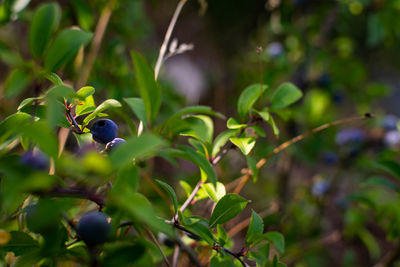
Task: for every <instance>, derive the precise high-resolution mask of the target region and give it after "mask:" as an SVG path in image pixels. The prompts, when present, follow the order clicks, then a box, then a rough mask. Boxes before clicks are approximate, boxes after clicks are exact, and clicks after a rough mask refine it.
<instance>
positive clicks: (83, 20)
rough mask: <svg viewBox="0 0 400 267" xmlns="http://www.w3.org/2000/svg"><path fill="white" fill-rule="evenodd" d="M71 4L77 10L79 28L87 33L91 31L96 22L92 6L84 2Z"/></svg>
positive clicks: (76, 0)
mask: <svg viewBox="0 0 400 267" xmlns="http://www.w3.org/2000/svg"><path fill="white" fill-rule="evenodd" d="M71 2H72V4H73V6H74V8H75V14H76V16H77V18H78V24H79V26H80V27H82V28H83V29H85V30H87V31H89V30H91V29H92V27H93V25H94V22H95V21H94V13H93V11H92V9H91V8H90V6H88V4H87V3H85V2H84V1H82V0H72V1H71Z"/></svg>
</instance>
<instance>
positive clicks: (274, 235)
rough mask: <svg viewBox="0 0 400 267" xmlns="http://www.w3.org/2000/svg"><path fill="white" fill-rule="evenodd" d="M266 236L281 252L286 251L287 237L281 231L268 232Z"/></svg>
mask: <svg viewBox="0 0 400 267" xmlns="http://www.w3.org/2000/svg"><path fill="white" fill-rule="evenodd" d="M264 237H265V238H266V239H267V240H268V241H270V242H271V243H272V244H274V246H275V247H276V249H277V250H278V251H279V252H280V253H284V252H285V238H284V237H283V235H282V234H281V233H279V232H268V233H266V234H264Z"/></svg>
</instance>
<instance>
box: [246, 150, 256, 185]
mask: <svg viewBox="0 0 400 267" xmlns="http://www.w3.org/2000/svg"><path fill="white" fill-rule="evenodd" d="M246 160H247V166H249V168H250V170H251V173H252V175H253V182H254V183H255V182H257V180H258V168H257V161H256V160H255V159H253V158H252V157H250V156H249V155H246Z"/></svg>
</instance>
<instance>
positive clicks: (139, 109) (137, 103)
mask: <svg viewBox="0 0 400 267" xmlns="http://www.w3.org/2000/svg"><path fill="white" fill-rule="evenodd" d="M124 101H125V102H126V103H127V104H128V106H129V107H130V108H131V110H132V111H133V113H135V115H136V117H137V118H138V119H139V120H141V121H142V122H143V127H144V128H146V127H147V118H146V110H145V107H144V102H143V99H141V98H139V97H130V98H124Z"/></svg>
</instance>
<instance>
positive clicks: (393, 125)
mask: <svg viewBox="0 0 400 267" xmlns="http://www.w3.org/2000/svg"><path fill="white" fill-rule="evenodd" d="M397 121H398V119H397V117H396V116H394V115H387V116H385V118H384V119H383V123H382V126H383V128H384V129H385V130H387V131H390V130H397Z"/></svg>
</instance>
